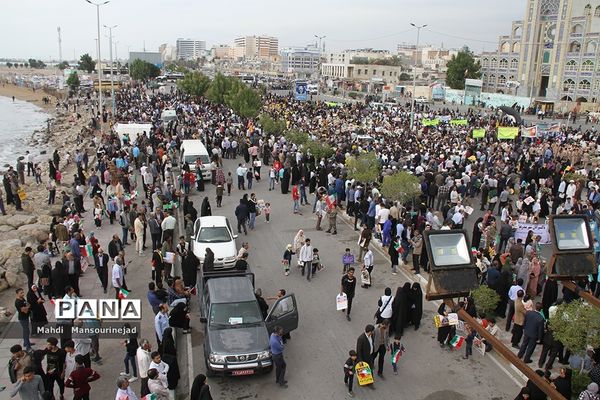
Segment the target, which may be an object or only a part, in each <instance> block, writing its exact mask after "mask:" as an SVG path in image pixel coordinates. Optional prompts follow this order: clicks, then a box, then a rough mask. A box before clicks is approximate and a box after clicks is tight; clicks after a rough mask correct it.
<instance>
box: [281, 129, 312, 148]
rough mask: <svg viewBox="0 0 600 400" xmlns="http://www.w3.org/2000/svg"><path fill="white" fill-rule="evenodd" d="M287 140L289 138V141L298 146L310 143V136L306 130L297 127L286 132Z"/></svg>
mask: <svg viewBox="0 0 600 400" xmlns="http://www.w3.org/2000/svg"><path fill="white" fill-rule="evenodd" d="M285 140H287V141H288V143H294V144H295V145H296V146H300V145H303V144H306V143H308V141H309V140H310V138H309V137H308V133H306V132H301V131H299V130H297V129H291V130H289V131H288V132H286V134H285Z"/></svg>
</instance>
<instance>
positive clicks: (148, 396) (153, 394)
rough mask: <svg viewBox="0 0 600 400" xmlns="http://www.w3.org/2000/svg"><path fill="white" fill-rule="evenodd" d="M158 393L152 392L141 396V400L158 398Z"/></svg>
mask: <svg viewBox="0 0 600 400" xmlns="http://www.w3.org/2000/svg"><path fill="white" fill-rule="evenodd" d="M157 396H158V395H157V394H156V393H150V394H147V395H145V396H144V397H142V398H141V400H156V399H158V397H157Z"/></svg>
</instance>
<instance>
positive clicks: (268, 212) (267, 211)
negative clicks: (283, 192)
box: [263, 203, 271, 224]
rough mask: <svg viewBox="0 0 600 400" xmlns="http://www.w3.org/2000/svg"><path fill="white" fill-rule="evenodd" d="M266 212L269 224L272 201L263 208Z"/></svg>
mask: <svg viewBox="0 0 600 400" xmlns="http://www.w3.org/2000/svg"><path fill="white" fill-rule="evenodd" d="M263 212H264V213H265V219H266V220H267V224H268V223H269V217H270V216H271V203H265V208H264V209H263Z"/></svg>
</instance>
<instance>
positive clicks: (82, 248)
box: [79, 246, 89, 257]
mask: <svg viewBox="0 0 600 400" xmlns="http://www.w3.org/2000/svg"><path fill="white" fill-rule="evenodd" d="M79 252H80V253H81V257H87V256H89V254H88V252H87V247H86V246H79Z"/></svg>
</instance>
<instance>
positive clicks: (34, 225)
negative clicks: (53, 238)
mask: <svg viewBox="0 0 600 400" xmlns="http://www.w3.org/2000/svg"><path fill="white" fill-rule="evenodd" d="M6 86H9V85H8V84H6ZM10 86H13V85H10ZM15 88H16V89H15ZM4 89H6V87H5V88H4ZM9 89H11V90H10V91H11V93H13V95H14V96H15V98H18V99H20V100H24V101H30V102H32V103H34V104H36V105H40V104H39V103H38V101H37V99H32V98H31V96H25V95H22V96H19V94H20V92H22V91H23V90H27V89H24V88H18V87H13V88H9ZM12 89H15V90H12ZM2 92H6V90H1V91H0V95H6V94H4V93H2ZM37 92H41V93H38V96H41V97H43V96H48V97H50V98H51V104H50V105H49V106H46V107H43V108H44V109H45V111H46V112H48V113H49V114H51V116H52V119H51V123H49V125H48V128H47V129H41V130H37V131H35V132H32V137H31V139H30V140H29V142H30V144H31V147H32V148H34V149H36V150H46V153H45V154H42V155H41V157H39V158H38V159H39V162H40V167H41V169H42V183H41V184H39V185H38V184H36V183H35V178H34V177H33V176H31V177H27V176H26V177H25V185H23V188H24V190H25V194H26V196H27V198H26V199H25V200H24V201H23V202H22V203H23V204H22V207H23V211H16V210H15V208H14V206H12V205H11V206H6V207H5V208H6V212H7V215H5V216H0V291H3V290H5V289H7V288H10V287H22V286H23V284H24V283H26V277H25V275H24V274H23V268H22V264H21V254H22V253H23V249H24V248H25V247H26V246H31V247H33V248H34V249H35V248H36V247H37V245H38V244H40V243H43V242H45V241H47V240H48V235H49V233H50V223H51V222H52V217H53V216H56V215H59V214H60V209H61V196H60V192H61V191H62V190H64V191H66V192H67V193H70V191H71V189H70V184H71V181H72V179H68V178H67V179H64V180H63V183H62V184H61V185H58V186H57V188H56V193H57V196H56V197H57V202H56V203H57V204H55V205H48V191H47V189H46V183H47V182H48V162H47V160H48V158H50V157H51V154H52V153H51V151H48V150H49V149H54V148H57V149H59V154H60V156H61V159H62V160H64V159H65V157H64V156H65V154H66V153H67V152H68V153H70V154H71V156H72V155H73V154H74V153H75V149H76V148H77V147H78V136H79V134H80V132H81V130H82V127H83V126H84V125H85V124H86V123H87V122H88V121H89V119H86V118H85V117H82V118H80V119H79V120H77V119H76V118H75V117H74V116H73V115H71V114H70V113H65V112H64V111H63V110H64V108H61V109H60V110H57V109H56V107H55V106H56V102H57V99H56V98H55V97H51V96H49V95H48V94H46V93H44V92H42V91H41V90H38V91H37ZM30 93H31V92H30ZM86 139H88V140H89V138H86ZM81 146H82V145H79V147H81ZM52 151H53V150H52ZM34 153H37V151H35V152H34ZM45 156H47V157H45ZM71 158H72V157H71ZM93 158H95V151H94V152H92V154H90V160H92V159H93ZM90 164H92V163H90ZM92 165H93V164H92ZM61 172H62V175H63V177H65V178H66V177H72V176H73V174H74V172H75V168H74V164H71V165H68V166H61ZM5 203H6V202H5ZM4 294H5V293H2V295H4ZM2 295H0V303H1V304H6V302H5V301H3V300H4V299H3V298H1V297H4V296H2ZM8 304H10V303H8ZM3 314H4V313H3V312H2V310H1V309H0V319H1V318H2V315H3Z"/></svg>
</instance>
